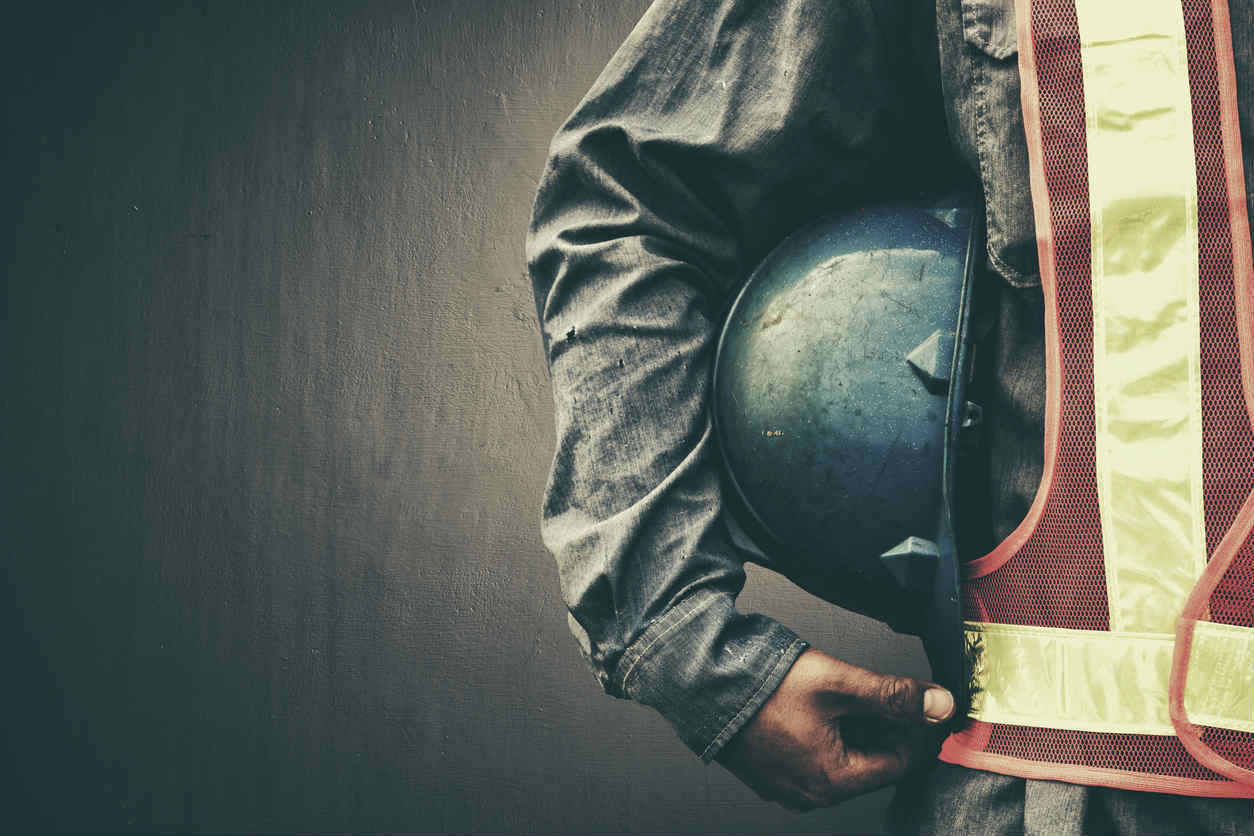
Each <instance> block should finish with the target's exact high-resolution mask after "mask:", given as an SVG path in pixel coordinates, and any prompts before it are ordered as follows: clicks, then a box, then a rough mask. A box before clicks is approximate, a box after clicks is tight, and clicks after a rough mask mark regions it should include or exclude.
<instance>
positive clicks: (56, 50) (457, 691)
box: [0, 0, 925, 832]
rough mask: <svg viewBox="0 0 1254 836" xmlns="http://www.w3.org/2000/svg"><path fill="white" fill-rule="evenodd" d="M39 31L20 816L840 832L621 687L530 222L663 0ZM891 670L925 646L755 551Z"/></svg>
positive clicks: (6, 331) (18, 819)
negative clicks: (545, 495)
mask: <svg viewBox="0 0 1254 836" xmlns="http://www.w3.org/2000/svg"><path fill="white" fill-rule="evenodd" d="M32 5H33V8H32V9H30V10H28V11H26V12H24V13H22V14H23V15H25V17H21V16H18V17H16V18H10V22H9V24H6V28H7V29H8V31H7V38H6V44H5V50H4V52H5V57H4V61H5V70H6V78H7V79H8V82H9V83H8V85H7V87H8V94H7V96H6V108H7V113H6V116H7V123H6V124H7V129H6V133H7V134H8V136H7V137H6V140H5V142H6V146H5V148H6V160H5V163H6V164H5V169H4V170H5V177H6V180H5V188H4V194H5V200H4V204H5V205H4V208H3V210H2V211H3V212H4V215H5V217H4V223H3V225H0V229H3V230H4V238H3V239H0V240H2V241H3V256H4V261H3V263H4V264H5V268H6V273H5V276H6V281H5V294H4V296H3V299H4V301H3V307H0V326H2V329H3V345H2V347H3V358H4V359H3V363H2V364H0V368H3V375H4V378H3V382H4V389H3V391H4V392H5V400H4V422H3V425H2V426H3V441H2V444H3V447H2V448H0V449H2V450H3V455H4V462H3V468H4V474H5V476H6V477H7V478H6V479H5V480H4V485H5V491H6V494H5V495H4V497H3V502H4V508H5V509H6V517H5V519H4V527H3V534H2V536H3V540H0V545H2V546H3V549H4V559H3V564H2V565H3V570H2V572H3V574H0V584H2V587H0V588H2V589H3V596H2V597H0V635H3V636H4V640H3V647H4V648H5V657H6V658H5V663H6V676H5V677H4V682H3V685H2V686H0V693H3V697H0V699H2V700H3V701H4V703H3V704H4V709H5V722H4V728H3V730H2V731H0V734H2V735H3V736H4V737H3V739H4V745H5V747H6V757H5V758H4V767H5V769H6V772H7V774H5V775H3V776H0V778H2V779H3V781H4V784H3V786H4V787H5V793H4V795H5V796H6V799H5V804H4V815H3V818H2V819H0V827H3V828H8V829H12V830H25V829H28V828H73V829H82V828H91V829H107V830H124V829H131V828H134V829H154V828H158V829H213V830H256V829H263V830H273V829H282V830H314V829H316V830H378V829H396V830H505V831H516V830H540V831H582V830H647V831H655V830H664V831H691V832H697V831H700V832H714V831H722V830H737V831H743V830H760V829H767V830H774V829H789V830H798V831H810V830H813V831H828V832H830V831H843V830H865V829H868V828H873V827H875V826H876V825H877V821H878V815H879V811H880V810H881V809H882V806H883V804H884V803H885V802H886V796H885V794H884V793H879V794H877V795H875V796H872V797H869V798H867V799H862V800H858V801H855V802H851V803H849V804H847V805H846V806H845V807H843V808H840V809H837V810H831V811H824V812H819V813H815V814H811V815H809V816H804V817H803V816H796V815H793V814H790V813H787V812H784V811H782V810H780V809H778V808H775V807H772V806H770V805H767V804H764V803H762V802H760V801H758V799H757V798H756V797H755V796H754V795H753V794H752V793H751V792H749V791H748V790H747V789H745V788H743V787H742V786H741V785H739V784H738V783H737V782H736V781H735V779H733V778H732V777H731V776H730V775H728V774H727V773H726V772H725V771H723V770H722V768H721V767H717V766H712V767H708V768H707V767H703V766H702V765H701V764H700V763H699V762H698V761H697V759H696V758H695V757H694V756H692V755H691V754H690V753H689V752H688V751H687V750H685V749H684V748H683V747H682V746H681V745H680V744H679V742H678V741H677V739H676V738H675V736H674V734H673V733H672V732H671V730H670V729H669V728H668V727H667V726H665V725H664V723H663V722H662V721H661V719H660V718H658V717H657V716H655V715H654V714H652V713H651V712H650V711H649V710H647V709H644V708H641V707H640V706H637V705H633V704H630V703H625V702H619V701H616V700H612V699H611V698H609V697H606V696H603V695H602V694H601V693H600V691H599V689H598V688H597V686H596V685H595V683H594V681H593V679H592V676H591V675H590V673H589V672H588V671H586V670H585V668H584V666H583V663H582V661H581V659H580V658H579V655H578V652H577V649H576V645H575V643H574V641H573V639H571V638H570V637H569V635H568V633H567V628H566V624H565V617H564V612H563V609H562V606H561V602H560V597H559V595H558V591H557V577H556V571H555V568H554V566H553V563H552V559H551V557H550V556H549V555H548V554H547V552H546V551H545V550H544V548H543V546H542V545H541V543H540V541H539V536H538V533H537V520H538V502H539V495H540V491H541V488H542V486H543V483H544V479H545V475H546V470H547V467H548V461H549V457H550V455H551V450H552V442H553V430H552V418H551V415H550V395H549V390H548V381H547V378H546V372H545V368H544V365H543V360H542V356H541V352H540V346H539V338H538V332H537V329H536V327H535V324H534V321H533V319H534V308H533V303H532V300H531V297H530V288H529V285H528V282H527V280H526V278H525V275H524V270H523V259H522V237H523V232H524V228H525V225H526V220H527V217H528V213H529V208H530V204H531V199H532V195H533V193H534V189H535V183H536V177H537V175H538V173H539V171H540V168H541V165H542V163H543V159H544V154H545V147H546V145H547V143H548V139H549V137H550V136H551V135H552V133H553V131H554V129H555V128H556V127H557V125H558V123H559V122H560V121H561V119H562V118H563V117H564V116H565V115H566V114H567V113H568V112H569V111H570V110H571V108H572V107H573V106H574V104H575V102H576V101H577V99H578V98H579V96H580V95H581V94H582V93H583V91H584V90H585V89H587V87H588V86H589V84H590V83H591V82H592V80H593V78H594V77H595V75H596V74H597V73H598V72H599V70H600V68H601V67H602V66H603V65H604V63H605V62H606V60H607V59H608V58H609V56H610V54H611V53H612V51H613V49H614V48H615V46H616V45H617V44H618V43H619V41H620V40H621V39H622V38H623V36H624V35H625V34H626V33H627V31H628V30H629V29H630V27H631V26H632V24H633V23H634V21H635V19H636V18H637V17H638V16H639V14H640V13H641V12H642V11H643V9H644V6H645V3H643V2H641V0H630V2H608V1H602V0H596V1H595V2H594V1H593V0H527V2H519V3H503V2H499V1H498V2H492V0H458V2H455V3H450V2H426V1H425V0H412V2H403V3H392V4H385V3H379V2H343V3H339V4H336V3H331V2H323V0H317V1H316V2H309V3H305V4H289V3H204V4H201V5H191V4H186V3H181V2H168V3H161V4H157V3H139V4H135V3H132V4H130V5H127V4H125V3H123V4H120V5H119V4H83V3H80V4H77V5H74V4H72V5H70V6H68V7H67V6H65V5H55V4H42V5H40V4H32ZM742 603H743V606H744V608H745V609H749V610H753V609H757V610H760V611H765V612H768V613H770V614H772V615H774V616H776V617H779V618H781V619H783V620H785V621H786V622H787V623H789V624H790V625H792V626H793V627H794V629H797V630H798V631H799V632H801V633H802V634H803V635H806V636H807V637H809V638H810V639H812V640H813V641H814V642H815V643H816V644H817V645H819V646H820V647H824V648H825V649H828V650H830V651H832V652H837V653H839V654H841V655H843V656H845V657H846V658H849V659H850V660H852V661H855V662H859V663H861V664H867V665H874V666H876V667H879V668H882V669H886V670H895V671H898V672H903V673H909V674H914V675H921V674H923V673H924V671H925V667H924V663H923V660H922V656H921V653H920V651H919V648H918V644H917V642H913V641H906V640H902V639H896V638H893V637H892V636H891V635H890V634H888V633H887V632H886V631H885V630H884V629H882V628H880V627H878V626H877V625H874V624H872V623H870V622H868V621H866V620H863V619H858V618H855V617H852V616H847V615H843V614H840V613H838V612H837V611H836V610H834V609H833V608H831V607H829V606H826V605H824V604H821V603H819V602H817V601H815V600H814V599H812V598H809V597H807V596H806V595H804V594H803V593H800V592H799V591H797V590H795V589H794V588H792V587H791V586H789V585H788V584H787V583H786V582H784V581H782V580H780V579H778V578H775V577H773V576H771V575H769V574H768V573H767V572H765V571H762V570H757V571H753V572H752V576H751V579H750V583H749V587H748V589H747V591H746V592H745V594H744V596H743V598H742Z"/></svg>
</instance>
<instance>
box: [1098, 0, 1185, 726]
mask: <svg viewBox="0 0 1254 836" xmlns="http://www.w3.org/2000/svg"><path fill="white" fill-rule="evenodd" d="M1076 13H1077V18H1078V22H1079V28H1080V40H1081V61H1082V64H1083V70H1084V100H1085V110H1086V114H1085V115H1086V129H1087V141H1088V173H1089V200H1090V203H1089V206H1090V213H1091V219H1092V260H1093V264H1092V268H1093V273H1092V275H1093V282H1092V288H1093V389H1094V391H1093V394H1094V407H1095V416H1094V417H1095V426H1096V466H1097V486H1098V498H1099V502H1100V506H1101V523H1102V540H1103V545H1104V549H1105V565H1106V583H1107V592H1108V597H1109V601H1110V627H1111V630H1112V631H1114V632H1133V633H1162V634H1164V635H1166V634H1169V633H1173V632H1174V630H1175V620H1176V616H1177V615H1179V614H1180V611H1181V609H1182V608H1183V606H1184V601H1185V599H1186V598H1187V597H1188V594H1189V591H1190V590H1191V589H1192V587H1193V584H1194V582H1195V581H1196V579H1197V578H1198V577H1199V576H1200V575H1201V572H1202V569H1203V568H1204V566H1205V562H1206V552H1205V549H1206V546H1205V544H1206V540H1205V528H1204V526H1205V521H1204V517H1203V511H1202V406H1201V388H1200V383H1199V380H1200V377H1201V369H1200V363H1201V360H1200V356H1199V347H1198V342H1199V329H1200V326H1199V322H1198V287H1197V282H1198V253H1197V247H1198V244H1197V224H1198V220H1197V184H1196V167H1195V162H1194V153H1193V116H1192V105H1191V102H1190V98H1189V74H1188V60H1187V52H1186V42H1185V33H1184V18H1183V12H1182V10H1181V5H1180V3H1179V0H1078V2H1077V3H1076ZM1093 670H1094V672H1097V669H1093ZM1165 681H1166V680H1164V683H1165ZM1165 693H1166V692H1165V690H1164V694H1165ZM1164 716H1165V715H1164Z"/></svg>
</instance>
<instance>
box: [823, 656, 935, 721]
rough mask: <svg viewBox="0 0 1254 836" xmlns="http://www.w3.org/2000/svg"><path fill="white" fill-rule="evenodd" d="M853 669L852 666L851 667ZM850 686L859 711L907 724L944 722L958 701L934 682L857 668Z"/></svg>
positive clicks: (848, 685)
mask: <svg viewBox="0 0 1254 836" xmlns="http://www.w3.org/2000/svg"><path fill="white" fill-rule="evenodd" d="M851 667H852V666H851ZM857 671H858V672H857V673H856V674H853V675H851V676H850V678H849V680H848V683H847V687H848V688H849V694H850V695H851V696H853V697H854V698H855V701H856V703H857V705H858V707H859V708H861V709H863V710H865V711H868V712H870V713H873V714H877V715H879V716H881V717H887V718H890V719H894V720H901V721H907V722H919V721H922V722H927V723H941V722H944V721H945V720H948V719H949V718H950V717H952V716H953V713H954V698H953V695H952V694H950V693H949V692H948V691H947V690H945V689H944V688H942V687H940V686H939V685H935V684H933V683H930V682H929V683H925V682H921V681H919V680H917V679H912V678H910V677H908V676H892V675H883V674H877V673H875V672H873V671H867V670H863V669H861V668H859V669H857Z"/></svg>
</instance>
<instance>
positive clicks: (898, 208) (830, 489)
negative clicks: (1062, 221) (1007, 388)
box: [712, 193, 983, 693]
mask: <svg viewBox="0 0 1254 836" xmlns="http://www.w3.org/2000/svg"><path fill="white" fill-rule="evenodd" d="M975 206H978V204H977V203H976V202H975V200H974V199H973V198H972V196H971V195H969V194H965V193H954V194H949V195H946V196H944V197H939V198H937V197H921V198H913V199H904V200H895V201H891V202H885V203H880V204H876V205H870V206H864V207H859V208H856V209H850V210H847V211H842V212H838V213H834V214H831V215H827V216H825V217H823V218H820V219H818V220H817V221H815V222H813V223H811V224H809V225H807V226H806V227H804V228H802V229H801V230H799V231H797V232H796V233H794V234H793V235H791V236H789V237H788V238H786V239H785V240H784V241H783V242H782V243H781V244H779V245H778V246H777V247H776V248H775V249H774V250H773V251H772V252H771V253H770V254H769V255H768V256H767V257H766V258H765V259H764V260H763V262H762V263H761V264H760V265H759V266H758V267H757V269H756V270H755V271H754V272H753V273H752V275H751V276H750V277H749V279H748V281H747V282H746V283H745V286H744V287H743V288H742V290H741V292H740V294H739V296H738V297H737V298H736V300H735V302H734V303H733V305H732V307H731V309H730V311H729V313H728V315H727V318H726V321H725V324H724V327H723V332H722V335H721V337H720V340H719V345H718V352H717V355H716V358H715V364H714V381H713V397H712V402H713V419H714V426H715V431H716V435H717V437H718V441H719V449H720V450H721V453H722V458H723V464H724V471H725V475H726V481H727V483H728V486H729V491H728V493H729V494H730V496H731V499H732V507H733V509H734V512H735V516H736V519H737V521H738V522H740V523H741V525H742V527H743V528H744V529H745V530H746V531H747V532H748V533H749V534H750V535H751V536H752V537H753V539H754V540H755V542H756V543H757V544H758V546H759V547H760V548H761V549H762V551H763V552H764V553H765V554H766V555H767V556H768V557H769V562H770V564H772V565H773V566H774V567H775V568H777V569H779V570H780V571H782V572H783V573H784V574H786V575H788V576H789V577H791V578H792V579H793V580H795V581H796V582H797V583H799V584H800V585H801V586H803V587H804V588H806V589H808V590H810V591H811V592H814V593H815V594H817V595H819V596H821V597H823V598H825V599H827V600H829V601H832V602H833V603H836V604H839V605H841V606H844V607H848V608H850V609H853V610H856V611H859V612H862V613H865V614H867V615H871V616H873V617H875V618H878V619H880V620H881V621H885V622H887V623H888V624H889V625H891V626H892V627H894V629H897V630H899V631H902V632H909V633H914V634H917V635H920V636H922V637H923V638H924V642H925V646H926V647H927V649H928V653H929V657H930V658H931V661H932V666H933V674H934V678H936V679H937V681H939V682H941V683H942V684H944V685H946V686H947V687H950V688H951V690H955V693H959V692H960V691H961V690H962V689H963V686H964V684H965V682H966V675H965V671H964V670H963V663H962V655H963V649H962V644H961V642H962V629H961V610H960V607H959V599H958V565H957V561H958V557H957V548H956V545H955V543H956V538H955V535H954V515H953V502H954V499H955V497H954V490H955V484H956V482H955V479H954V472H955V468H956V466H957V457H958V449H959V445H960V444H961V443H962V437H963V434H964V432H966V431H967V430H969V428H971V427H973V426H975V425H978V423H979V420H980V410H979V407H978V406H976V405H975V404H972V403H970V402H968V401H967V400H966V398H965V394H966V392H965V388H966V383H967V381H968V377H969V369H970V359H969V358H970V316H971V307H972V299H971V297H972V296H973V293H972V288H973V281H972V274H973V271H974V269H975V266H976V264H977V263H978V262H979V261H980V260H981V259H980V258H979V257H978V256H979V255H980V254H981V253H982V252H983V242H982V227H981V223H982V220H983V218H982V215H983V213H982V212H976V211H974V207H975ZM964 428H966V429H964Z"/></svg>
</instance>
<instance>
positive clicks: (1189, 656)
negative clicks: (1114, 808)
mask: <svg viewBox="0 0 1254 836" xmlns="http://www.w3.org/2000/svg"><path fill="white" fill-rule="evenodd" d="M1018 25H1019V45H1020V54H1019V61H1020V75H1021V78H1022V82H1023V109H1024V116H1025V119H1024V122H1025V127H1026V131H1027V138H1028V147H1029V151H1030V155H1029V156H1030V161H1031V166H1032V172H1031V173H1032V181H1031V182H1032V194H1033V202H1034V205H1035V212H1036V226H1037V233H1038V242H1039V252H1040V266H1041V284H1042V289H1043V292H1044V295H1045V303H1046V314H1045V316H1046V321H1045V324H1046V334H1047V347H1046V363H1047V373H1046V381H1047V383H1046V385H1047V394H1046V431H1045V469H1044V474H1043V476H1042V480H1041V485H1040V488H1039V490H1038V492H1037V495H1036V498H1035V501H1034V502H1033V504H1032V506H1031V509H1030V510H1029V512H1028V514H1027V516H1026V518H1025V519H1024V520H1023V522H1022V523H1021V524H1020V525H1019V527H1018V528H1017V529H1016V530H1015V531H1014V532H1013V533H1012V534H1011V535H1010V536H1009V537H1007V538H1006V539H1005V540H1004V541H1003V542H1002V543H1000V544H999V545H998V546H997V548H995V549H994V550H993V551H992V552H990V553H989V554H987V555H985V556H983V557H980V558H978V559H976V560H974V561H971V562H970V563H968V564H967V565H966V577H965V578H964V582H963V592H964V608H965V618H966V637H967V649H968V659H969V662H970V664H971V668H972V674H971V675H972V692H973V699H972V709H971V722H970V724H969V725H968V726H967V727H966V728H965V729H964V730H963V731H961V732H958V733H955V734H953V735H951V736H950V737H949V739H948V740H947V741H946V743H945V746H944V748H943V750H942V753H941V759H942V760H945V761H949V762H951V763H958V764H963V765H965V766H970V767H974V768H978V769H987V770H991V771H994V772H1000V773H1005V774H1011V775H1019V776H1024V777H1032V778H1048V779H1054V780H1063V781H1069V782H1072V783H1084V784H1097V785H1104V786H1115V787H1124V788H1128V789H1137V790H1150V791H1156V792H1169V793H1178V794H1185V795H1200V796H1224V797H1254V536H1252V534H1251V529H1252V527H1254V525H1252V524H1254V430H1252V426H1254V423H1252V420H1251V416H1252V415H1254V334H1252V333H1251V332H1252V330H1254V276H1252V270H1251V253H1250V250H1251V244H1250V230H1249V221H1248V218H1247V212H1246V196H1245V184H1244V178H1243V174H1242V151H1241V137H1240V134H1239V131H1238V126H1237V104H1236V94H1235V81H1234V72H1233V55H1232V36H1231V31H1230V27H1229V20H1228V6H1227V2H1226V0H1018Z"/></svg>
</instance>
